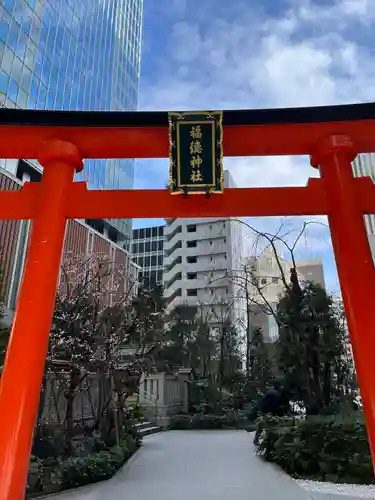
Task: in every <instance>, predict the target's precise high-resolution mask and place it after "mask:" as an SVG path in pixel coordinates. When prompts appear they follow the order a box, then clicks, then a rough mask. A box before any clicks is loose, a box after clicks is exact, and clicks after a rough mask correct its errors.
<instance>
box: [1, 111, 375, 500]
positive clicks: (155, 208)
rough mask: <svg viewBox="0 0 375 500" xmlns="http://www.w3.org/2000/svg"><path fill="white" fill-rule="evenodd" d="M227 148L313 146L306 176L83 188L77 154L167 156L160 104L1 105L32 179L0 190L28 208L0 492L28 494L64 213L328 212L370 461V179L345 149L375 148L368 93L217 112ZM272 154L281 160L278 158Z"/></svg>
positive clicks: (269, 150)
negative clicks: (232, 185) (34, 169)
mask: <svg viewBox="0 0 375 500" xmlns="http://www.w3.org/2000/svg"><path fill="white" fill-rule="evenodd" d="M223 127H224V143H223V147H224V154H225V156H261V155H310V157H311V164H312V165H313V166H314V167H316V168H319V170H320V174H321V178H320V179H310V181H309V182H308V185H307V186H306V187H284V188H282V187H281V188H246V189H240V188H239V189H226V190H225V192H224V193H223V194H222V195H220V196H211V197H209V199H207V198H205V197H204V196H191V197H189V198H188V199H184V197H183V196H170V194H169V192H168V190H131V191H129V190H114V191H89V190H87V189H86V184H85V183H84V182H73V178H74V173H75V172H78V171H80V170H82V168H83V162H82V159H83V158H161V157H168V154H169V141H168V114H167V113H164V112H151V113H148V112H125V113H117V112H58V111H55V112H52V111H27V110H8V109H2V110H0V158H37V159H38V160H39V162H40V163H41V164H42V165H43V167H44V173H43V177H42V181H41V182H40V183H29V184H26V185H25V186H24V187H23V188H22V189H21V190H20V191H19V192H13V191H12V192H10V191H2V192H0V207H1V208H0V217H1V218H2V219H32V220H33V229H32V235H31V241H30V247H29V251H28V257H27V264H26V268H25V272H24V277H23V282H22V287H21V290H20V294H19V299H18V305H17V311H16V315H15V319H14V323H13V328H12V333H11V338H10V343H9V347H8V352H7V356H6V361H5V366H4V370H3V374H2V377H1V385H0V500H21V499H23V498H24V492H25V484H26V478H27V470H28V464H29V455H30V449H31V442H32V434H33V429H34V424H35V418H36V414H37V408H38V401H39V392H40V386H41V382H42V376H43V370H44V363H45V357H46V351H47V344H48V336H49V332H50V327H51V317H52V313H53V307H54V300H55V293H56V285H57V280H58V273H59V266H60V258H61V251H62V247H63V239H64V231H65V225H66V220H67V219H68V218H86V219H95V218H137V217H142V218H143V217H171V218H172V217H224V216H236V217H239V216H240V217H241V216H242V217H244V216H272V215H273V216H274V215H280V216H282V215H325V214H326V215H328V220H329V225H330V229H331V236H332V242H333V248H334V252H335V257H336V263H337V268H338V274H339V278H340V284H341V289H342V295H343V299H344V305H345V309H346V314H347V318H348V324H349V330H350V335H351V341H352V345H353V350H354V357H355V363H356V368H357V373H358V379H359V383H360V387H361V394H362V398H363V404H364V409H365V414H366V421H367V428H368V433H369V439H370V446H371V452H372V457H373V462H374V463H375V368H373V359H374V355H375V335H374V333H373V331H374V327H375V325H374V313H373V310H374V309H375V268H374V264H373V261H372V256H371V251H370V247H369V242H368V238H367V234H366V229H365V225H364V221H363V214H368V213H375V186H374V184H373V183H372V181H371V179H370V178H358V179H356V178H354V177H353V173H352V167H351V161H352V160H353V159H354V158H355V156H356V155H357V154H358V153H361V152H373V151H375V103H371V104H355V105H346V106H330V107H315V108H295V109H277V110H250V111H247V110H241V111H225V112H224V113H223ZM275 161H277V160H275Z"/></svg>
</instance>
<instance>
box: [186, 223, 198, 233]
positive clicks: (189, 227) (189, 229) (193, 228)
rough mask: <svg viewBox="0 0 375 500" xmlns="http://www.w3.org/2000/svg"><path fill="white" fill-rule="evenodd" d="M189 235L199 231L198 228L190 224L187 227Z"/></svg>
mask: <svg viewBox="0 0 375 500" xmlns="http://www.w3.org/2000/svg"><path fill="white" fill-rule="evenodd" d="M186 230H187V232H188V233H195V232H196V231H197V226H196V225H195V224H190V225H189V226H187V227H186Z"/></svg>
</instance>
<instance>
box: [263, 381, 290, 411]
mask: <svg viewBox="0 0 375 500" xmlns="http://www.w3.org/2000/svg"><path fill="white" fill-rule="evenodd" d="M259 409H260V411H261V413H263V414H271V415H273V416H275V417H283V416H284V415H285V414H286V413H288V411H289V394H288V391H286V390H285V389H282V388H281V387H279V386H277V385H276V384H275V387H274V388H273V389H270V390H269V391H267V392H266V394H265V395H264V396H263V398H262V399H261V400H260V408H259Z"/></svg>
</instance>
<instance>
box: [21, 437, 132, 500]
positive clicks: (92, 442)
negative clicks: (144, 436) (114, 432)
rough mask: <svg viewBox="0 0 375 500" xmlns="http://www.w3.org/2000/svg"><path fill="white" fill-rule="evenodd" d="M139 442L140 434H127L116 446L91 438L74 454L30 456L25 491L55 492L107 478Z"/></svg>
mask: <svg viewBox="0 0 375 500" xmlns="http://www.w3.org/2000/svg"><path fill="white" fill-rule="evenodd" d="M139 446H140V439H139V437H138V436H137V437H133V436H131V435H128V436H127V437H126V440H123V442H122V443H121V445H120V446H119V447H116V446H114V447H111V448H109V447H108V446H106V445H105V443H103V442H102V441H101V440H99V439H95V438H90V439H89V440H87V441H86V442H85V443H84V446H83V447H82V448H81V449H77V450H76V451H77V452H78V455H77V456H72V457H70V458H68V459H63V458H60V459H58V460H56V459H53V458H47V459H40V458H38V457H35V456H32V457H31V461H30V468H29V478H28V488H27V492H28V494H29V495H30V494H35V493H56V492H59V491H62V490H65V489H70V488H76V487H79V486H84V485H86V484H90V483H97V482H99V481H103V480H105V479H110V478H111V477H112V476H113V475H114V474H115V473H116V472H117V471H118V470H119V469H120V468H121V467H122V466H123V465H124V463H125V462H126V461H127V460H128V459H129V458H130V457H131V456H132V455H133V453H135V451H136V450H137V449H138V448H139Z"/></svg>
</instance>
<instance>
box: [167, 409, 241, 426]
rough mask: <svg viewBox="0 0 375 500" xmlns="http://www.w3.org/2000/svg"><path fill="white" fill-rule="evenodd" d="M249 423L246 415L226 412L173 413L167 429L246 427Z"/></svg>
mask: <svg viewBox="0 0 375 500" xmlns="http://www.w3.org/2000/svg"><path fill="white" fill-rule="evenodd" d="M250 425H251V424H250V423H249V421H248V420H247V418H246V417H242V416H239V415H238V414H236V413H235V412H227V413H226V414H225V415H205V414H201V415H174V416H173V417H172V418H171V420H170V422H169V429H171V430H184V429H185V430H186V429H202V430H203V429H246V428H247V427H248V426H250Z"/></svg>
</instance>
